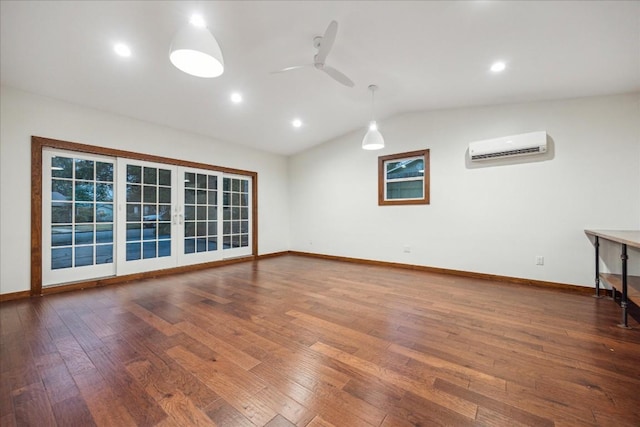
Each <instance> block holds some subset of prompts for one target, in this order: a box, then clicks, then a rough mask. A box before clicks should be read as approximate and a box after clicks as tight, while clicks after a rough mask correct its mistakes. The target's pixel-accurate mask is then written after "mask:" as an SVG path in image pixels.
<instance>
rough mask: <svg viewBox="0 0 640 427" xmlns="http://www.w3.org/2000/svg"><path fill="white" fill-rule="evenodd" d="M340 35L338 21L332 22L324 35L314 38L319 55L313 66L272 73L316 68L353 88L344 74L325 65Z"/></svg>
mask: <svg viewBox="0 0 640 427" xmlns="http://www.w3.org/2000/svg"><path fill="white" fill-rule="evenodd" d="M337 33H338V23H337V22H336V21H331V23H330V24H329V26H328V27H327V29H326V31H325V32H324V35H322V36H316V37H314V38H313V47H315V48H316V49H318V53H316V54H315V55H314V57H313V64H307V65H295V66H293V67H286V68H283V69H281V70H278V71H272V74H274V73H284V72H286V71H291V70H297V69H298V68H306V67H315V68H316V69H317V70H320V71H324V72H325V73H327V74H328V75H329V76H330V77H331V78H333V79H334V80H336V81H337V82H339V83H342V84H343V85H345V86H348V87H353V86H354V83H353V81H352V80H351V79H350V78H349V77H347V76H346V75H344V73H342V72H340V71H338V70H336V69H335V68H333V67H330V66H328V65H325V60H326V59H327V55H328V54H329V52H330V51H331V47H332V46H333V42H334V41H335V39H336V34H337Z"/></svg>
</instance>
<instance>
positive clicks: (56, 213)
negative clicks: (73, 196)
mask: <svg viewBox="0 0 640 427" xmlns="http://www.w3.org/2000/svg"><path fill="white" fill-rule="evenodd" d="M72 207H73V203H62V202H53V203H51V222H52V223H53V224H60V223H70V222H71V219H72Z"/></svg>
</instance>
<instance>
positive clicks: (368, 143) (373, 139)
mask: <svg viewBox="0 0 640 427" xmlns="http://www.w3.org/2000/svg"><path fill="white" fill-rule="evenodd" d="M377 89H378V86H376V85H369V90H370V91H371V121H370V122H369V130H368V131H367V134H366V135H365V136H364V139H363V140H362V149H364V150H380V149H381V148H384V138H383V137H382V134H381V133H380V131H379V130H378V124H377V123H376V121H375V120H374V116H373V101H374V93H375V91H376V90H377Z"/></svg>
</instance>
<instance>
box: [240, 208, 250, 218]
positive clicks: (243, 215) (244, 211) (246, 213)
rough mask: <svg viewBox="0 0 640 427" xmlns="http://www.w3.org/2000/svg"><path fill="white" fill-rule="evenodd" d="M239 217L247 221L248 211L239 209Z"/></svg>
mask: <svg viewBox="0 0 640 427" xmlns="http://www.w3.org/2000/svg"><path fill="white" fill-rule="evenodd" d="M240 215H241V218H242V219H248V218H249V209H248V208H242V209H240Z"/></svg>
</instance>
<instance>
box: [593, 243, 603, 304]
mask: <svg viewBox="0 0 640 427" xmlns="http://www.w3.org/2000/svg"><path fill="white" fill-rule="evenodd" d="M593 246H595V248H596V294H595V295H594V296H593V297H594V298H602V296H601V295H600V239H599V238H598V236H596V240H595V242H594V243H593Z"/></svg>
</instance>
